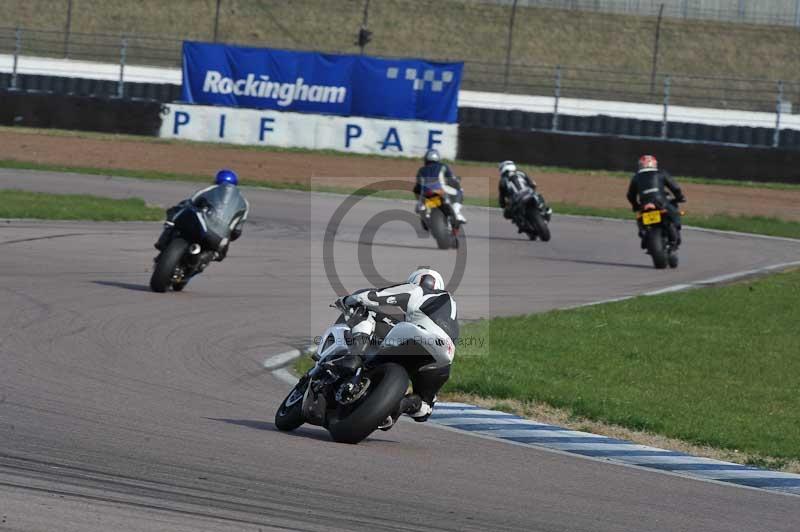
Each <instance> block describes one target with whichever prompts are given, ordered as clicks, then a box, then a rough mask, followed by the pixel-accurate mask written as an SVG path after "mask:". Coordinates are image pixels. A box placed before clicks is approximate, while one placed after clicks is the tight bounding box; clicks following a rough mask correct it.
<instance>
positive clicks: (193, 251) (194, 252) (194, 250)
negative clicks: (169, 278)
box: [189, 243, 202, 255]
mask: <svg viewBox="0 0 800 532" xmlns="http://www.w3.org/2000/svg"><path fill="white" fill-rule="evenodd" d="M201 249H202V248H201V247H200V244H198V243H194V244H192V245H191V246H189V253H190V254H191V255H197V254H198V253H200V250H201Z"/></svg>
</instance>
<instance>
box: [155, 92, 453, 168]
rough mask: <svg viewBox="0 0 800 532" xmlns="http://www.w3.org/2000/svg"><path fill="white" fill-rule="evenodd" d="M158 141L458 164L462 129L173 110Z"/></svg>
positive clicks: (326, 117)
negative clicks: (433, 157)
mask: <svg viewBox="0 0 800 532" xmlns="http://www.w3.org/2000/svg"><path fill="white" fill-rule="evenodd" d="M166 107H167V110H168V113H167V114H166V115H165V116H164V121H163V122H162V124H161V131H160V133H159V136H160V137H162V138H171V139H185V140H198V141H205V142H220V143H230V144H247V145H254V146H276V147H281V148H308V149H312V150H336V151H342V152H350V153H370V154H376V155H389V156H396V157H421V156H422V155H424V153H425V151H426V150H427V149H428V148H429V147H432V148H436V149H438V150H439V151H440V152H441V154H442V156H443V157H445V158H447V159H455V157H456V152H457V148H458V125H457V124H437V123H432V122H421V121H412V120H387V119H378V118H362V117H351V116H334V115H313V114H306V113H286V112H281V111H271V110H257V109H236V108H231V107H213V106H203V105H186V104H168V105H166Z"/></svg>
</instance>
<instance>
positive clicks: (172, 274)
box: [150, 186, 244, 292]
mask: <svg viewBox="0 0 800 532" xmlns="http://www.w3.org/2000/svg"><path fill="white" fill-rule="evenodd" d="M179 207H180V208H179V209H177V212H176V213H175V214H174V215H172V216H171V220H170V221H168V222H167V223H166V226H167V227H168V229H169V230H170V236H171V238H170V240H169V242H168V243H167V244H166V246H165V247H164V248H163V251H162V252H161V253H159V255H158V256H157V257H156V258H155V259H154V262H155V265H154V267H153V275H152V276H151V277H150V288H151V289H152V290H153V291H154V292H166V291H167V290H168V289H169V288H170V287H172V289H173V290H175V291H176V292H180V291H181V290H183V289H184V287H186V285H187V284H188V283H189V280H190V279H191V278H192V277H194V276H195V275H197V274H199V273H201V272H202V271H203V270H205V269H206V267H207V266H208V264H209V263H210V262H211V261H212V260H213V259H214V258H215V257H217V254H218V253H219V252H221V251H222V252H224V250H225V249H226V248H227V246H228V243H229V240H230V234H231V228H233V227H235V225H236V224H237V223H238V221H239V219H240V218H241V216H242V213H243V212H244V199H243V198H242V197H241V195H239V193H238V191H236V188H235V187H230V186H225V187H217V189H215V190H213V191H211V192H210V193H209V194H208V195H206V196H202V197H200V198H199V199H198V200H197V201H196V202H195V204H193V203H191V202H189V201H186V202H183V203H181V204H180V205H179ZM231 220H233V221H231Z"/></svg>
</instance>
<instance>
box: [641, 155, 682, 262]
mask: <svg viewBox="0 0 800 532" xmlns="http://www.w3.org/2000/svg"><path fill="white" fill-rule="evenodd" d="M667 190H669V191H670V192H671V193H672V195H673V196H674V200H672V201H670V199H669V198H668V197H667V193H666V191H667ZM628 201H629V202H630V204H631V207H632V208H633V212H638V211H640V210H641V208H642V206H644V205H646V204H647V203H653V204H655V205H656V206H657V207H659V208H663V209H666V210H667V215H666V217H667V218H668V219H669V220H670V222H671V223H670V229H669V235H670V242H671V243H672V245H673V246H674V247H675V248H676V249H677V247H678V246H679V245H680V243H681V233H680V231H681V214H680V211H679V210H678V207H677V206H676V203H683V202H684V201H686V196H684V195H683V191H682V190H681V187H680V186H678V183H676V182H675V180H674V179H673V178H672V176H670V175H669V174H668V173H667V172H665V171H664V170H659V169H658V161H657V160H656V158H655V157H654V156H652V155H642V156H641V157H640V158H639V168H638V171H637V172H636V173H635V174H634V175H633V177H632V178H631V183H630V186H629V187H628ZM642 245H644V244H642Z"/></svg>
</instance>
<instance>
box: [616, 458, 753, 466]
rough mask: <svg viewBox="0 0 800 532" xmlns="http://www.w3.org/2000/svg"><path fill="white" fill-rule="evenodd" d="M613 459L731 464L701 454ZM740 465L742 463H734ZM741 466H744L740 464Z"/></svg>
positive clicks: (658, 462)
mask: <svg viewBox="0 0 800 532" xmlns="http://www.w3.org/2000/svg"><path fill="white" fill-rule="evenodd" d="M614 459H616V460H620V461H621V462H629V463H631V464H639V465H647V464H709V465H731V462H722V461H720V460H714V459H712V458H704V457H702V456H615V457H614ZM735 465H742V464H735ZM742 467H745V466H744V465H742Z"/></svg>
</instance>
